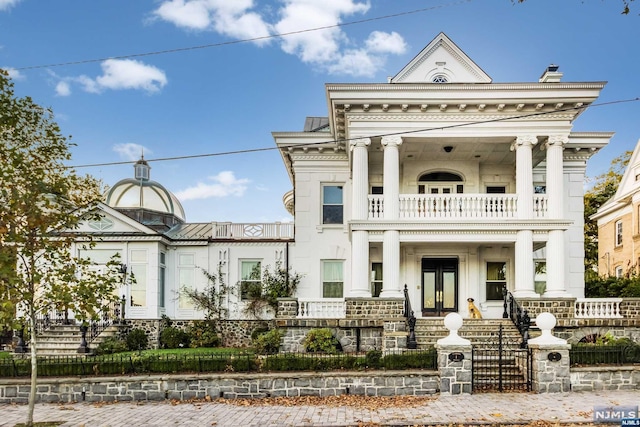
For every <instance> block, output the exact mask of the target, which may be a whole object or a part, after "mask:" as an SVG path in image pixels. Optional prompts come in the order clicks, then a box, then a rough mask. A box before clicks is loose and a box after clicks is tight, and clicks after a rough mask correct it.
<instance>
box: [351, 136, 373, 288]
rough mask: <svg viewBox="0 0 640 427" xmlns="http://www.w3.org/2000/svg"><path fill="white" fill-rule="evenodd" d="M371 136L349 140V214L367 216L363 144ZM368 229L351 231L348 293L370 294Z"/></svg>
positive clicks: (353, 217)
mask: <svg viewBox="0 0 640 427" xmlns="http://www.w3.org/2000/svg"><path fill="white" fill-rule="evenodd" d="M369 144H371V139H369V138H362V139H356V140H353V141H351V144H350V145H351V150H352V156H351V159H352V164H353V166H352V171H351V177H352V178H351V181H352V193H351V194H352V197H351V218H352V219H354V220H364V219H367V216H368V212H369V198H368V195H369V159H368V151H367V146H368V145H369ZM369 283H370V282H369V232H368V231H366V230H356V231H353V232H352V233H351V291H350V292H349V296H350V297H364V298H368V297H371V287H370V284H369Z"/></svg>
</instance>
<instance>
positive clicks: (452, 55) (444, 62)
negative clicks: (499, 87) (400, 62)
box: [390, 33, 491, 83]
mask: <svg viewBox="0 0 640 427" xmlns="http://www.w3.org/2000/svg"><path fill="white" fill-rule="evenodd" d="M390 83H491V77H489V76H488V75H487V73H485V72H484V71H483V70H482V69H481V68H480V67H478V66H477V65H476V63H475V62H473V61H472V60H471V58H469V57H468V56H467V55H466V54H465V53H464V52H463V51H462V50H461V49H460V48H459V47H458V46H456V44H455V43H454V42H452V41H451V39H449V37H447V35H446V34H444V33H440V34H438V36H437V37H436V38H435V39H433V40H432V41H431V43H429V44H428V45H427V47H425V48H424V49H422V51H421V52H420V53H419V54H418V55H417V56H416V57H415V58H413V59H412V60H411V62H409V63H408V64H407V65H406V66H405V67H404V68H403V69H402V70H400V72H399V73H398V74H396V75H395V76H394V77H393V78H391V81H390Z"/></svg>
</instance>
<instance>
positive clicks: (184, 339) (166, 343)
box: [160, 326, 189, 348]
mask: <svg viewBox="0 0 640 427" xmlns="http://www.w3.org/2000/svg"><path fill="white" fill-rule="evenodd" d="M160 345H161V346H162V348H183V347H189V334H187V333H186V332H185V331H183V330H182V329H180V328H175V327H173V326H170V327H168V328H164V329H163V330H162V332H160Z"/></svg>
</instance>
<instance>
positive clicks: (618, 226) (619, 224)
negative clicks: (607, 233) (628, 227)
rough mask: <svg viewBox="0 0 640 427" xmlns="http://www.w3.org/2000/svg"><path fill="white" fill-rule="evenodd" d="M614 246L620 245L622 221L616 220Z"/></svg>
mask: <svg viewBox="0 0 640 427" xmlns="http://www.w3.org/2000/svg"><path fill="white" fill-rule="evenodd" d="M615 228H616V246H622V221H616V227H615Z"/></svg>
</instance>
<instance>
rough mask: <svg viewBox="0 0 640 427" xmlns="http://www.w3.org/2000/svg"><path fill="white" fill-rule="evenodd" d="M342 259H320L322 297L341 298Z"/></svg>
mask: <svg viewBox="0 0 640 427" xmlns="http://www.w3.org/2000/svg"><path fill="white" fill-rule="evenodd" d="M342 265H343V261H322V298H342V288H343V276H342Z"/></svg>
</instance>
